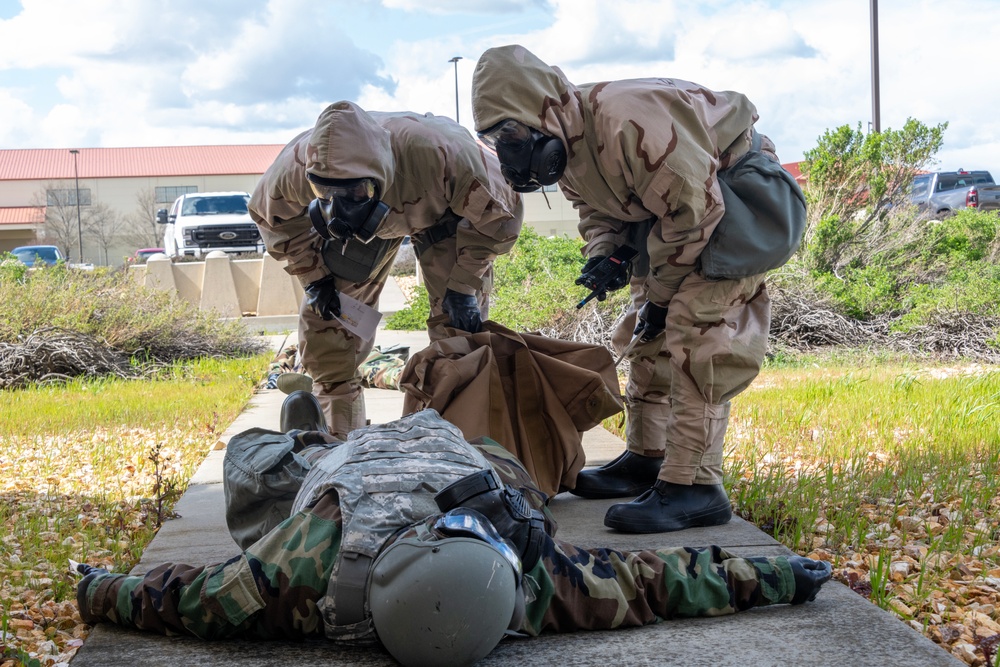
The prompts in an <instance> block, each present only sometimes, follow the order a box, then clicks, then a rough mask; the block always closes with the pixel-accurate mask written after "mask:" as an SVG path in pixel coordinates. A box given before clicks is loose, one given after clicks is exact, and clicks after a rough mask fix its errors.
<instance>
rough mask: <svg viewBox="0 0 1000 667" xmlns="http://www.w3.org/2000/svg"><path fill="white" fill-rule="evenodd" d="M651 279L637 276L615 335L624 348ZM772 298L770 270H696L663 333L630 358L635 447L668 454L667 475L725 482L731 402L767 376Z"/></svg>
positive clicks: (630, 431)
mask: <svg viewBox="0 0 1000 667" xmlns="http://www.w3.org/2000/svg"><path fill="white" fill-rule="evenodd" d="M643 281H644V278H642V277H637V278H634V279H633V280H632V284H631V290H632V292H631V296H632V308H630V309H629V311H628V313H627V314H626V316H625V317H624V318H623V320H622V321H621V323H620V324H619V326H618V327H617V329H616V330H615V332H614V335H613V336H612V345H613V346H614V347H615V348H616V349H617V350H618V351H621V350H622V349H624V347H625V346H626V345H627V344H628V342H629V341H630V340H631V338H632V331H633V330H634V329H635V323H636V314H637V312H638V310H639V308H641V307H642V305H643V303H645V300H646V297H645V294H644V291H643V289H642V282H643ZM770 325H771V300H770V297H769V296H768V294H767V286H766V285H765V283H764V275H763V274H760V275H756V276H751V277H748V278H743V279H741V280H707V279H706V278H705V277H704V276H702V275H701V274H700V273H698V272H694V273H691V274H690V275H688V276H687V277H686V278H685V279H684V281H683V282H682V283H681V285H680V289H679V290H678V291H677V294H676V295H675V296H674V298H673V299H671V301H670V305H669V307H668V309H667V327H666V331H665V332H664V336H663V337H658V338H656V339H655V340H653V341H651V342H650V343H648V344H646V345H639V346H637V347H636V348H635V350H634V352H633V353H632V354H631V355H630V359H631V363H630V371H629V377H628V383H627V384H626V387H625V409H626V412H627V415H628V417H627V422H626V426H625V432H626V437H625V442H626V446H627V447H628V449H629V451H631V452H634V453H636V454H640V455H643V456H663V457H664V461H663V465H662V467H661V468H660V474H659V478H660V479H662V480H664V481H666V482H673V483H675V484H722V451H723V440H724V438H725V435H726V427H727V426H728V424H729V402H730V400H731V399H732V398H733V397H734V396H736V395H737V394H739V393H740V392H741V391H743V390H744V389H746V388H747V387H748V386H750V383H751V382H753V380H754V378H756V377H757V375H758V374H759V373H760V365H761V363H763V361H764V355H765V354H766V352H767V336H768V330H769V329H770Z"/></svg>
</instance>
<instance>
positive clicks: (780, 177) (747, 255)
mask: <svg viewBox="0 0 1000 667" xmlns="http://www.w3.org/2000/svg"><path fill="white" fill-rule="evenodd" d="M760 144H761V140H760V135H759V134H757V132H756V131H754V133H753V144H752V147H751V149H750V151H749V152H747V153H746V154H745V155H743V156H741V157H740V158H739V159H738V160H737V161H736V163H735V164H733V165H732V166H731V167H729V168H728V169H724V170H722V171H720V172H719V175H718V177H719V187H720V188H721V189H722V199H723V202H724V203H725V206H726V212H725V214H724V215H723V216H722V220H721V221H720V222H719V225H718V226H717V227H716V228H715V231H714V232H713V233H712V236H711V238H709V240H708V245H706V246H705V250H704V251H702V253H701V270H702V273H703V274H704V276H705V277H706V278H709V279H731V280H735V279H738V278H745V277H747V276H753V275H757V274H759V273H764V272H766V271H770V270H772V269H776V268H778V267H780V266H782V265H784V264H785V262H787V261H788V260H789V259H790V258H791V256H792V255H794V254H795V251H796V250H798V248H799V244H800V243H801V242H802V235H803V233H804V232H805V226H806V200H805V197H804V196H803V194H802V190H801V189H799V186H798V183H796V182H795V178H794V177H793V176H792V175H791V174H789V173H788V172H787V171H785V169H784V168H783V167H782V166H781V165H780V164H778V162H776V161H775V160H773V159H771V158H770V157H768V156H767V155H765V154H764V153H762V152H760Z"/></svg>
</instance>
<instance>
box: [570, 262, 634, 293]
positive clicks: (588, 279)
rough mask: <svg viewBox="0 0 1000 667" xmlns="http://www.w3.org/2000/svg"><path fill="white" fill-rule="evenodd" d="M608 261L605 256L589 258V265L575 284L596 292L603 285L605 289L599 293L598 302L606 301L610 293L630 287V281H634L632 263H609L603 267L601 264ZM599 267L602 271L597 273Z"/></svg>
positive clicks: (581, 272) (584, 266)
mask: <svg viewBox="0 0 1000 667" xmlns="http://www.w3.org/2000/svg"><path fill="white" fill-rule="evenodd" d="M606 259H607V257H605V256H604V255H594V256H593V257H590V258H588V259H587V263H586V264H584V265H583V269H582V270H581V271H580V276H579V277H578V278H577V279H576V281H575V282H574V283H573V284H574V285H583V286H584V287H586V288H587V289H589V290H594V289H596V288H598V287H599V286H600V285H602V284H603V289H601V290H600V291H599V292H598V293H597V300H598V301H604V300H605V299H606V298H608V292H614V291H615V290H620V289H621V288H623V287H625V286H626V285H628V281H629V280H631V279H632V263H631V262H621V263H611V262H608V263H607V264H605V265H604V266H601V262H603V261H604V260H606ZM599 266H600V267H601V269H602V270H600V271H596V272H595V271H594V269H596V268H598V267H599Z"/></svg>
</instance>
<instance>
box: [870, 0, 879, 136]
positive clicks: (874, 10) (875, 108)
mask: <svg viewBox="0 0 1000 667" xmlns="http://www.w3.org/2000/svg"><path fill="white" fill-rule="evenodd" d="M870 4H871V23H872V26H871V31H872V129H873V130H875V132H881V131H882V122H881V120H880V119H879V99H878V98H879V92H878V0H871V3H870Z"/></svg>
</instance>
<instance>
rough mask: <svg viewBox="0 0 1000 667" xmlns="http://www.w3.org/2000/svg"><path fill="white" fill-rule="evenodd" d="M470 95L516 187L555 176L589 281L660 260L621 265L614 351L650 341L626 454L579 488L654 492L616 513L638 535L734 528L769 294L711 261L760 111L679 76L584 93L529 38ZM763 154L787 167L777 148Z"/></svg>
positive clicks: (642, 357) (477, 81)
mask: <svg viewBox="0 0 1000 667" xmlns="http://www.w3.org/2000/svg"><path fill="white" fill-rule="evenodd" d="M472 93H473V115H474V117H475V125H476V130H477V132H479V134H480V136H481V137H482V138H483V140H484V141H486V143H487V144H490V145H494V146H495V147H496V150H497V154H498V156H499V158H500V162H501V167H502V170H503V173H504V176H505V177H506V178H507V180H508V181H509V182H510V183H511V184H512V186H514V189H515V190H518V191H520V192H527V191H530V190H532V189H534V188H537V187H538V186H539V185H545V184H549V183H554V182H556V181H557V180H558V183H559V185H560V187H561V189H562V191H563V193H564V194H565V195H566V197H567V198H568V199H569V200H570V202H572V203H573V205H574V207H575V208H576V209H577V210H578V211H579V214H580V223H579V229H580V233H581V235H582V236H583V238H584V240H585V242H586V244H585V246H584V249H583V251H584V254H585V255H586V256H587V257H588V258H589V259H588V262H587V264H586V265H585V267H584V275H583V276H581V280H583V279H584V278H585V275H586V273H587V272H588V271H589V270H591V269H592V268H593V267H594V266H595V265H596V264H597V263H598V262H599V261H600V260H601V259H603V258H605V257H608V256H610V255H612V253H613V252H614V251H615V249H616V248H618V247H619V246H623V245H629V246H632V247H634V248H637V249H639V250H640V251H645V253H646V254H647V255H648V264H649V267H648V270H647V271H636V272H635V274H634V275H631V274H630V272H628V271H626V270H625V269H626V268H627V267H628V265H627V264H624V265H622V271H621V276H620V280H619V282H618V284H616V285H614V286H612V287H611V289H615V288H620V287H624V286H625V285H626V284H630V285H631V297H632V308H631V309H630V311H629V312H628V314H627V316H626V317H625V319H624V321H623V322H622V323H621V325H620V326H619V328H618V329H617V330H616V332H615V334H614V337H613V340H612V342H613V344H614V345H615V347H616V348H617V349H618V350H619V351H622V350H623V349H624V348H625V347H626V345H627V344H628V343H629V342H630V339H631V338H632V336H633V332H635V333H636V334H637V335H639V337H640V342H639V344H638V345H637V346H636V347H635V349H634V351H633V352H632V354H631V355H630V357H629V358H630V360H631V370H630V373H629V378H628V384H627V387H626V390H625V404H626V408H627V412H628V421H627V426H626V444H627V450H626V452H625V453H624V454H622V456H620V457H619V458H618V459H616V460H615V461H613V462H612V463H610V464H608V465H606V466H603V467H601V468H598V469H591V470H584V471H583V472H581V474H580V476H579V477H578V479H577V486H576V489H575V490H574V491H573V492H574V493H576V494H577V495H580V496H583V497H587V498H616V497H629V496H635V495H637V494H640V493H642V495H641V496H640V497H639V498H637V499H636V500H635V501H633V502H630V503H624V504H618V505H614V506H612V507H611V508H610V509H609V511H608V513H607V515H606V517H605V524H606V525H608V526H610V527H613V528H616V529H618V530H622V531H626V532H660V531H669V530H679V529H683V528H687V527H689V526H698V525H715V524H720V523H725V522H727V521H729V519H730V517H731V506H730V503H729V500H728V497H727V495H726V492H725V489H724V488H723V486H722V455H723V438H724V436H725V433H726V427H727V423H728V421H729V406H730V400H731V399H732V398H733V397H734V396H736V395H737V394H739V393H740V392H741V391H743V390H744V389H746V387H747V386H749V384H750V383H751V381H753V379H754V378H755V377H756V376H757V374H758V373H759V371H760V365H761V363H762V361H763V359H764V355H765V351H766V345H767V335H768V329H769V326H770V300H769V298H768V293H767V288H766V286H765V284H764V270H763V269H762V270H760V271H759V272H755V273H753V274H752V275H749V277H743V278H739V279H718V280H712V279H709V278H707V277H706V276H705V275H704V274H703V273H702V272H701V271H700V267H699V256H700V255H701V253H702V251H703V249H704V248H705V247H706V244H707V243H708V241H709V238H710V237H711V236H712V233H713V231H714V230H715V229H716V227H717V225H718V224H719V221H720V220H721V218H722V216H723V212H724V207H723V197H722V193H721V191H720V185H719V182H718V179H717V173H718V171H720V170H722V169H725V168H726V167H727V166H728V165H730V164H731V163H732V162H733V161H734V160H735V159H736V158H737V157H739V156H741V155H743V154H745V153H746V152H747V151H748V150H749V148H750V146H751V139H752V136H753V125H754V122H755V121H756V120H757V114H756V110H755V108H754V106H753V104H751V103H750V100H748V99H747V98H746V97H745V96H744V95H742V94H740V93H735V92H715V91H711V90H708V89H706V88H704V87H703V86H700V85H698V84H694V83H690V82H687V81H681V80H678V79H666V78H655V79H654V78H650V79H633V80H622V81H610V82H601V83H593V84H587V85H582V86H576V85H574V84H572V83H571V82H570V81H569V80H568V79H567V78H566V76H565V75H564V74H563V73H562V71H561V70H559V69H558V68H556V67H553V66H550V65H547V64H546V63H544V62H542V61H541V60H540V59H539V58H538V57H536V56H535V55H534V54H532V53H531V52H530V51H528V50H527V49H525V48H524V47H522V46H518V45H511V46H503V47H498V48H493V49H489V50H488V51H486V52H485V53H484V54H483V55H482V57H481V58H480V59H479V62H478V64H477V65H476V70H475V74H474V76H473V86H472ZM761 147H762V151H763V152H764V153H765V154H766V155H768V156H769V157H772V158H774V159H775V161H777V158H776V157H775V156H774V155H773V149H774V146H773V144H772V143H771V142H770V140H768V139H767V138H766V137H765V138H763V140H762V145H761ZM640 256H641V255H640ZM751 259H752V258H751ZM630 278H631V280H630ZM581 280H578V283H579V282H581ZM661 334H663V335H661ZM650 487H652V488H650Z"/></svg>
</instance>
